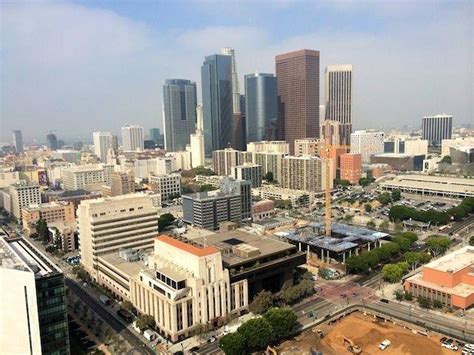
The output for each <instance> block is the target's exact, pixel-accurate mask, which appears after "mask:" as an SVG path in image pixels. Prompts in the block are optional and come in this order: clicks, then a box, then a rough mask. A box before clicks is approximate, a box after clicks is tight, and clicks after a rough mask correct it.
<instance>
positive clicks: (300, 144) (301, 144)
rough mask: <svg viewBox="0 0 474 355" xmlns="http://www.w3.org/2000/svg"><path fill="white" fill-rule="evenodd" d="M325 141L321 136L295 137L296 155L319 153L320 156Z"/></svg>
mask: <svg viewBox="0 0 474 355" xmlns="http://www.w3.org/2000/svg"><path fill="white" fill-rule="evenodd" d="M321 149H323V142H322V141H321V139H319V138H302V139H295V156H297V157H301V156H303V155H313V156H314V155H317V156H320V154H321Z"/></svg>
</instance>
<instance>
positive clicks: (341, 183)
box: [335, 179, 351, 187]
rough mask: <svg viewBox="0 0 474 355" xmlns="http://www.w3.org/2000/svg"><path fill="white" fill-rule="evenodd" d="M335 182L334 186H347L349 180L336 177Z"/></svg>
mask: <svg viewBox="0 0 474 355" xmlns="http://www.w3.org/2000/svg"><path fill="white" fill-rule="evenodd" d="M335 184H336V186H341V187H347V186H349V185H350V184H351V183H350V182H349V180H344V179H336V180H335Z"/></svg>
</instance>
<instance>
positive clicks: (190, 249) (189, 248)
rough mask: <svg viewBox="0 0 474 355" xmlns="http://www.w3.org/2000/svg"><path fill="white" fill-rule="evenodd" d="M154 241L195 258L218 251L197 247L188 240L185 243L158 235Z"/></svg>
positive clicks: (212, 248) (197, 245)
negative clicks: (156, 240)
mask: <svg viewBox="0 0 474 355" xmlns="http://www.w3.org/2000/svg"><path fill="white" fill-rule="evenodd" d="M156 239H158V240H159V241H161V242H164V243H166V244H169V245H171V246H174V247H175V248H178V249H181V250H183V251H185V252H187V253H190V254H193V255H195V256H206V255H211V254H214V253H217V252H218V251H219V250H218V249H216V248H214V247H211V246H204V245H199V244H197V243H193V242H192V241H190V240H189V241H186V240H185V239H177V238H173V237H170V236H169V235H160V236H159V237H156ZM195 241H196V239H195Z"/></svg>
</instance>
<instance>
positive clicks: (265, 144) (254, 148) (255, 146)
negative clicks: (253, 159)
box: [247, 141, 290, 154]
mask: <svg viewBox="0 0 474 355" xmlns="http://www.w3.org/2000/svg"><path fill="white" fill-rule="evenodd" d="M247 152H252V153H264V152H265V153H281V154H289V152H290V144H289V143H287V142H285V141H260V142H250V143H247Z"/></svg>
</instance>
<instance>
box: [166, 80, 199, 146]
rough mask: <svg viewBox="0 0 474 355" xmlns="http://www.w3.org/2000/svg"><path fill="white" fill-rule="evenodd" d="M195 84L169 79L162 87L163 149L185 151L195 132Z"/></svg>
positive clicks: (188, 81)
mask: <svg viewBox="0 0 474 355" xmlns="http://www.w3.org/2000/svg"><path fill="white" fill-rule="evenodd" d="M196 105H197V96H196V83H194V82H192V81H190V80H183V79H170V80H166V82H165V85H164V86H163V121H164V122H163V123H164V124H163V127H164V131H165V132H164V136H165V149H166V150H168V151H172V152H173V151H180V150H185V149H186V145H187V144H189V142H190V135H191V134H193V133H194V131H195V130H196Z"/></svg>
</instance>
